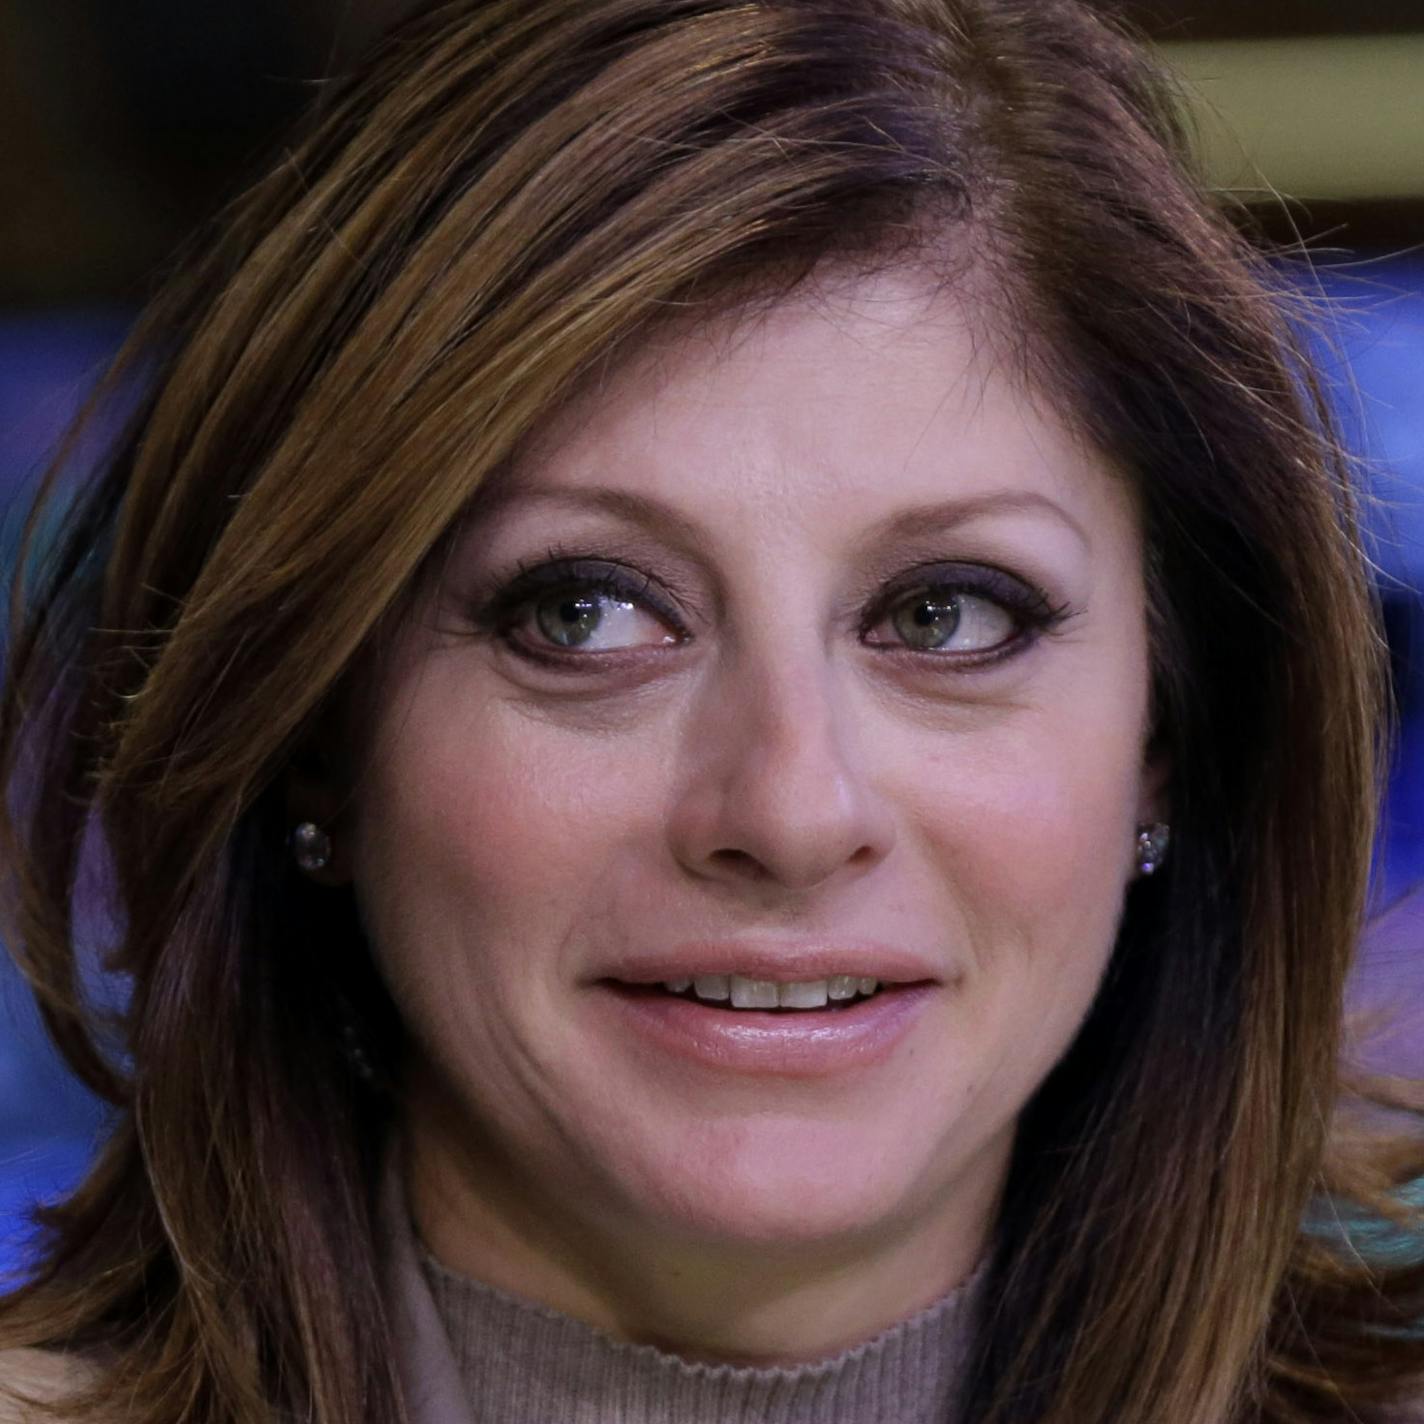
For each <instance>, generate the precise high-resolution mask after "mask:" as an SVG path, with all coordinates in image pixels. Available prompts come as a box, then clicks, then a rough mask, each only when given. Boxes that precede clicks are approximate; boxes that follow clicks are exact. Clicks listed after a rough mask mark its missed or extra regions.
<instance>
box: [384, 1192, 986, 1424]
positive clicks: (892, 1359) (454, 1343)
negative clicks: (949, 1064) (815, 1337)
mask: <svg viewBox="0 0 1424 1424" xmlns="http://www.w3.org/2000/svg"><path fill="white" fill-rule="evenodd" d="M383 1217H384V1227H385V1232H386V1237H387V1241H386V1247H387V1270H388V1288H389V1290H390V1296H391V1305H392V1307H393V1314H394V1319H395V1322H396V1331H397V1339H398V1345H399V1350H400V1362H401V1370H402V1375H403V1378H404V1382H405V1386H406V1392H407V1396H408V1403H409V1405H410V1409H411V1418H412V1424H544V1421H549V1424H873V1421H878V1420H883V1421H886V1422H887V1424H889V1422H890V1421H894V1424H946V1421H948V1420H952V1419H953V1418H954V1417H955V1411H956V1399H957V1393H958V1387H959V1384H960V1381H961V1378H962V1375H963V1361H964V1355H965V1352H966V1349H967V1346H968V1341H969V1336H970V1329H971V1324H972V1320H973V1318H974V1313H975V1310H976V1305H977V1299H978V1294H979V1290H978V1285H979V1280H978V1278H977V1277H976V1278H975V1279H973V1280H971V1281H970V1282H968V1283H967V1284H965V1285H964V1286H961V1287H960V1288H959V1289H958V1290H956V1291H953V1292H951V1293H950V1294H949V1295H947V1296H945V1297H943V1298H942V1299H941V1300H940V1301H938V1302H937V1303H936V1304H934V1305H932V1306H930V1307H928V1308H927V1309H925V1310H923V1311H921V1312H920V1313H919V1314H917V1315H915V1316H912V1317H911V1318H910V1319H908V1320H905V1321H902V1322H901V1323H900V1324H898V1325H895V1326H892V1327H891V1328H890V1329H888V1330H886V1331H884V1332H882V1333H881V1334H879V1335H877V1336H876V1337H875V1338H874V1339H872V1340H868V1341H866V1342H864V1343H863V1344H860V1345H856V1346H854V1347H853V1348H851V1349H849V1350H846V1351H844V1352H842V1353H841V1354H839V1355H836V1356H834V1357H832V1358H830V1359H827V1360H822V1361H818V1362H817V1363H815V1364H808V1365H799V1366H796V1367H794V1368H747V1367H740V1366H733V1365H710V1364H704V1363H700V1362H691V1361H687V1360H684V1359H682V1358H681V1357H679V1356H677V1355H672V1354H668V1353H667V1352H665V1351H663V1350H660V1349H657V1348H655V1347H654V1346H651V1345H633V1344H628V1343H626V1342H623V1341H619V1340H615V1339H614V1338H613V1337H612V1336H609V1335H606V1334H604V1333H603V1332H602V1331H600V1330H596V1329H594V1328H593V1327H592V1326H590V1325H586V1324H585V1323H584V1322H582V1321H580V1320H575V1319H573V1318H572V1317H570V1316H567V1315H563V1314H561V1313H560V1312H558V1311H555V1310H551V1309H549V1308H547V1307H545V1306H541V1305H536V1304H533V1303H531V1302H529V1301H525V1300H520V1299H518V1298H517V1297H514V1296H511V1295H507V1294H505V1293H504V1292H503V1291H499V1290H495V1289H494V1288H492V1287H490V1286H487V1285H485V1284H483V1283H482V1282H479V1281H475V1280H471V1279H469V1278H468V1277H464V1276H458V1275H455V1274H453V1273H452V1272H450V1271H448V1270H446V1269H445V1268H444V1267H442V1266H441V1265H439V1264H438V1263H437V1262H436V1261H434V1260H433V1258H431V1257H430V1256H429V1255H428V1254H427V1253H426V1252H425V1251H424V1250H423V1248H422V1247H421V1246H420V1244H419V1242H418V1241H417V1240H416V1239H415V1233H414V1230H413V1228H412V1226H411V1223H410V1217H409V1214H408V1212H407V1211H406V1207H405V1201H404V1194H403V1192H401V1191H400V1187H399V1182H398V1178H397V1174H396V1173H395V1172H394V1171H393V1172H392V1173H391V1174H390V1175H389V1176H388V1179H387V1185H386V1192H385V1201H384V1202H383Z"/></svg>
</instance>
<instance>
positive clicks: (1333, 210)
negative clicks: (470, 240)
mask: <svg viewBox="0 0 1424 1424" xmlns="http://www.w3.org/2000/svg"><path fill="white" fill-rule="evenodd" d="M408 3H409V0H198V3H194V0H0V571H3V569H4V567H5V565H6V564H7V562H8V559H9V557H10V554H11V553H12V551H13V543H14V539H15V537H16V534H17V523H18V520H17V517H16V516H17V509H18V505H17V502H16V500H17V496H18V495H19V494H20V492H21V491H23V490H24V489H26V488H27V487H28V486H29V484H30V482H31V481H32V479H33V477H34V475H35V472H36V471H37V470H38V469H39V468H40V467H41V466H42V465H43V463H44V459H45V455H46V452H47V451H48V450H49V449H50V448H51V447H52V446H53V443H54V442H55V440H56V438H57V437H58V435H59V433H60V431H61V430H62V429H63V428H64V426H65V424H66V422H67V420H68V419H69V418H70V416H71V415H72V413H73V411H74V409H75V406H76V403H77V401H78V400H79V398H80V397H81V396H82V394H83V392H84V390H85V389H86V387H87V386H88V384H89V383H90V382H91V381H92V380H93V378H94V375H95V373H96V372H97V371H98V370H99V369H100V368H101V367H102V365H103V363H104V361H105V359H106V357H107V356H108V355H109V354H110V353H111V352H112V351H113V349H114V348H115V346H116V344H117V343H118V342H119V341H120V340H121V339H122V337H123V334H124V332H125V330H126V328H127V326H128V324H129V322H130V320H131V319H132V316H133V314H134V312H135V311H136V310H137V309H138V307H140V306H141V305H142V303H143V302H144V300H145V298H146V296H147V294H148V293H149V292H151V291H152V290H153V288H154V287H155V285H156V284H157V283H158V282H159V281H160V280H161V278H162V276H163V273H164V272H165V270H166V269H167V268H168V267H169V266H171V264H172V262H173V259H174V254H175V252H176V251H177V249H178V248H179V247H180V245H181V244H182V243H183V242H184V240H185V239H186V238H187V237H188V235H189V234H190V233H191V232H192V231H193V229H194V227H195V226H196V225H197V224H198V223H200V222H201V221H202V220H203V219H204V218H205V217H207V216H208V215H210V214H211V213H213V212H214V211H215V210H216V209H217V208H219V207H220V206H221V205H222V204H223V203H224V202H225V201H226V200H227V199H229V198H230V197H232V196H233V195H234V194H236V193H237V192H240V191H241V189H242V187H243V186H244V185H245V184H246V183H247V182H249V181H250V180H251V179H252V178H253V177H254V176H256V175H257V174H258V173H259V172H260V171H261V170H262V168H263V167H264V166H265V165H266V164H267V163H269V162H270V161H271V160H272V159H273V158H274V157H276V156H279V155H280V152H281V142H282V135H283V133H284V131H285V130H286V128H287V126H288V125H289V124H290V123H291V121H292V120H293V119H294V118H295V117H296V116H297V115H298V114H299V113H300V111H301V110H302V108H303V106H304V105H305V104H306V103H307V101H308V99H309V98H310V96H311V95H312V94H313V93H314V92H315V91H316V89H317V88H318V87H319V86H320V85H321V83H322V81H323V78H324V77H325V76H329V75H331V74H333V73H335V72H339V71H340V69H341V68H342V66H344V65H345V64H347V63H349V62H350V60H351V58H352V56H353V55H354V54H356V53H357V52H359V50H360V49H361V48H362V47H363V46H364V45H365V44H366V43H367V42H368V41H369V39H370V38H371V37H372V36H373V34H374V33H375V32H377V31H378V30H379V29H380V28H382V27H383V26H384V25H385V24H387V23H388V22H389V21H390V20H391V19H392V18H394V17H395V16H396V15H397V13H398V12H399V10H400V9H402V8H404V7H405V6H406V5H408ZM1115 8H1116V9H1117V10H1118V11H1119V12H1120V13H1123V14H1125V15H1126V16H1127V17H1128V18H1129V20H1130V21H1131V22H1132V23H1134V24H1135V25H1137V26H1138V27H1139V28H1140V29H1141V30H1143V31H1145V32H1146V33H1148V34H1150V35H1151V36H1152V37H1154V38H1155V39H1156V40H1158V41H1159V42H1160V43H1162V44H1163V45H1164V46H1165V48H1166V49H1167V51H1168V54H1169V57H1170V59H1171V61H1172V62H1173V64H1174V65H1175V66H1176V67H1177V68H1178V70H1179V71H1180V72H1181V73H1182V75H1183V76H1184V77H1185V79H1186V80H1187V81H1188V86H1189V93H1190V95H1191V98H1190V101H1189V102H1190V103H1191V104H1192V106H1193V107H1194V109H1195V111H1196V117H1197V121H1198V123H1199V127H1200V132H1201V139H1202V145H1203V150H1204V153H1205V155H1206V157H1207V161H1208V163H1209V166H1210V172H1211V175H1212V181H1213V183H1214V184H1215V185H1217V186H1218V187H1220V188H1221V189H1222V190H1223V191H1225V192H1227V193H1229V194H1230V195H1231V196H1232V199H1233V201H1234V202H1235V203H1236V204H1238V205H1239V208H1240V212H1241V214H1242V220H1243V221H1245V222H1247V223H1249V224H1250V225H1251V226H1252V228H1253V230H1255V231H1258V232H1259V233H1260V234H1261V235H1262V236H1263V238H1264V239H1265V240H1267V241H1270V242H1272V243H1276V244H1289V245H1292V246H1294V247H1296V248H1297V249H1298V252H1299V254H1300V255H1299V256H1298V257H1297V258H1296V259H1293V260H1291V261H1289V262H1286V263H1285V264H1283V268H1284V270H1286V271H1288V272H1289V273H1290V274H1291V276H1290V280H1293V281H1298V282H1301V283H1304V284H1306V285H1307V286H1308V287H1310V288H1311V289H1312V290H1315V291H1318V292H1323V293H1324V294H1325V295H1327V296H1328V297H1329V299H1330V304H1329V315H1328V317H1327V318H1326V320H1325V322H1324V323H1323V332H1322V359H1323V360H1324V362H1325V365H1326V367H1327V369H1328V371H1329V372H1330V374H1331V377H1332V381H1333V385H1334V388H1335V390H1336V394H1337V402H1338V405H1339V409H1340V414H1341V418H1342V420H1343V421H1344V424H1345V427H1346V428H1347V430H1348V431H1349V432H1350V436H1351V439H1352V440H1353V442H1354V443H1355V446H1356V448H1357V449H1358V451H1359V452H1360V454H1361V456H1362V458H1363V462H1364V464H1363V468H1364V470H1365V472H1366V478H1367V480H1368V483H1369V486H1370V489H1371V492H1372V495H1373V496H1374V498H1373V501H1372V506H1371V511H1372V512H1371V516H1370V519H1371V525H1372V529H1371V534H1372V539H1373V543H1374V549H1375V556H1376V560H1377V563H1378V566H1379V583H1380V591H1381V595H1382V598H1383V603H1384V608H1385V612H1386V619H1387V624H1388V631H1389V636H1390V642H1391V652H1392V655H1393V668H1394V676H1395V683H1396V692H1397V696H1398V701H1399V706H1400V712H1401V735H1400V741H1399V748H1398V753H1397V756H1396V764H1395V767H1394V770H1393V775H1392V789H1391V796H1390V801H1389V804H1388V807H1387V811H1386V817H1385V822H1384V832H1383V834H1382V837H1381V843H1380V846H1379V848H1378V857H1377V861H1378V872H1377V886H1376V902H1377V907H1378V909H1379V911H1380V915H1379V918H1378V920H1377V922H1376V925H1375V928H1374V929H1373V931H1372V933H1371V935H1370V938H1369V941H1368V943H1367V951H1366V954H1365V955H1364V957H1363V960H1362V963H1361V968H1360V971H1359V973H1358V975H1357V982H1356V986H1355V996H1356V1001H1357V1003H1359V1004H1361V1005H1365V1006H1368V1005H1372V1004H1383V1005H1390V1006H1398V1005H1400V1004H1410V1003H1415V1002H1418V1003H1419V1004H1420V1005H1421V1006H1424V963H1421V959H1420V955H1421V952H1424V909H1421V908H1419V907H1418V906H1417V905H1411V904H1410V903H1409V902H1407V901H1405V902H1401V899H1400V897H1401V895H1402V893H1403V892H1404V891H1405V889H1406V888H1407V887H1408V886H1409V885H1411V884H1412V883H1414V882H1416V881H1419V880H1421V879H1424V604H1421V601H1420V597H1419V590H1420V589H1421V588H1424V0H1355V3H1353V4H1351V5H1348V6H1342V5H1339V4H1336V3H1327V0H1275V3H1271V0H1124V3H1122V4H1120V5H1117V6H1115ZM1306 255H1308V257H1309V261H1306V260H1304V259H1305V256H1306ZM1391 907H1392V908H1391ZM1380 1052H1381V1054H1382V1059H1381V1061H1382V1062H1384V1063H1385V1064H1386V1065H1387V1066H1391V1067H1395V1068H1398V1069H1400V1070H1402V1071H1413V1072H1419V1073H1421V1074H1424V1035H1420V1036H1418V1037H1417V1038H1416V1037H1415V1036H1414V1035H1411V1034H1408V1033H1405V1034H1402V1035H1396V1036H1395V1037H1394V1038H1393V1039H1392V1040H1390V1041H1388V1042H1385V1043H1384V1044H1383V1045H1382V1047H1381V1049H1380ZM102 1131H103V1114H102V1112H101V1111H100V1110H99V1108H98V1106H97V1105H96V1104H95V1103H94V1102H93V1101H92V1100H91V1099H90V1098H88V1097H87V1096H86V1095H85V1093H84V1092H83V1091H82V1090H81V1089H79V1088H78V1087H77V1086H76V1085H74V1084H73V1083H72V1082H71V1081H70V1080H69V1079H68V1078H67V1077H66V1076H65V1074H64V1072H63V1071H62V1069H61V1067H60V1065H59V1064H58V1063H57V1062H56V1060H55V1058H54V1056H53V1055H52V1053H51V1052H50V1051H49V1050H48V1048H47V1047H46V1045H45V1043H44V1040H43V1035H42V1034H41V1033H40V1032H39V1030H38V1026H37V1023H36V1019H35V1015H34V1011H33V1008H32V1006H31V1004H30V1003H29V1001H28V998H27V996H26V994H25V993H24V990H23V986H22V985H21V983H20V982H19V979H18V975H17V974H16V973H15V971H14V970H13V969H12V968H11V967H10V966H9V964H8V962H3V957H0V1273H4V1272H7V1271H15V1270H19V1269H22V1263H23V1259H24V1239H25V1235H26V1230H27V1228H26V1223H25V1215H24V1213H25V1209H26V1208H27V1207H28V1206H29V1205H31V1204H32V1203H34V1202H36V1201H41V1200H46V1199H51V1198H53V1197H54V1196H56V1195H58V1194H60V1193H62V1192H63V1191H64V1190H65V1189H66V1188H67V1187H68V1186H69V1185H70V1184H71V1183H72V1182H73V1181H74V1180H75V1178H76V1176H77V1175H78V1174H79V1173H80V1172H81V1171H82V1169H83V1166H84V1164H85V1162H86V1161H87V1160H88V1158H89V1156H90V1154H91V1153H92V1151H93V1148H94V1144H95V1142H96V1141H97V1140H98V1138H99V1136H100V1135H101V1134H102Z"/></svg>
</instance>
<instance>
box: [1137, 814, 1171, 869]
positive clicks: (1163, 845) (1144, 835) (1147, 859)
mask: <svg viewBox="0 0 1424 1424" xmlns="http://www.w3.org/2000/svg"><path fill="white" fill-rule="evenodd" d="M1171 843H1172V828H1171V827H1170V826H1165V825H1163V824H1162V822H1161V821H1153V822H1152V823H1151V824H1150V825H1144V826H1139V827H1138V828H1137V868H1138V870H1140V871H1141V872H1142V874H1143V875H1154V874H1156V872H1157V871H1158V870H1159V869H1160V868H1161V865H1162V862H1163V861H1164V860H1166V858H1167V847H1168V846H1170V845H1171Z"/></svg>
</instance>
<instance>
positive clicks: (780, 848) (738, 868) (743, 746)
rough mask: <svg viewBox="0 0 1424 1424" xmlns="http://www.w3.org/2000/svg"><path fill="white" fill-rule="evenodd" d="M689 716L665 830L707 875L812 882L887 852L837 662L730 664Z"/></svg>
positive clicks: (869, 863)
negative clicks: (681, 775)
mask: <svg viewBox="0 0 1424 1424" xmlns="http://www.w3.org/2000/svg"><path fill="white" fill-rule="evenodd" d="M705 693H706V695H705V696H704V697H703V698H701V699H699V706H698V708H697V710H696V712H695V713H694V715H693V716H692V717H691V718H690V721H689V728H688V736H687V741H686V743H685V748H686V750H685V754H684V757H683V765H684V768H685V773H686V774H685V777H684V779H683V780H682V781H681V782H680V783H679V790H678V793H677V796H676V801H675V805H674V806H673V809H672V814H671V819H670V825H669V833H670V839H671V842H672V849H673V853H674V854H675V855H676V857H677V858H678V860H679V861H680V862H681V863H682V865H683V866H684V867H685V868H686V869H687V870H689V871H690V872H692V873H693V874H695V875H697V876H699V877H700V878H703V879H709V880H716V881H722V882H726V883H744V882H758V883H762V884H767V885H771V884H775V885H779V886H782V887H785V888H786V889H789V890H798V891H804V890H809V889H811V888H813V887H815V886H817V885H820V884H822V883H823V882H825V881H829V880H830V879H831V878H832V877H834V876H836V875H838V874H857V873H863V872H864V871H866V870H868V869H870V868H871V867H873V866H874V865H876V864H878V863H879V862H880V861H881V860H883V859H884V858H885V856H886V855H888V854H889V851H890V849H891V847H892V846H893V844H894V840H895V823H894V818H893V816H892V814H891V808H890V807H889V805H888V804H887V803H886V801H885V800H884V798H883V797H882V796H881V795H880V794H878V793H877V791H876V789H875V787H874V786H873V784H872V781H871V778H870V776H869V768H868V767H867V766H866V765H865V760H864V757H863V756H860V755H858V754H857V751H858V748H859V747H860V745H861V742H862V738H861V736H860V734H859V728H858V726H857V725H856V723H857V718H856V716H855V713H854V712H853V710H852V708H851V706H850V704H849V699H848V698H847V697H845V696H842V695H841V690H840V689H839V687H838V678H837V670H836V669H835V668H833V667H831V666H830V665H829V664H827V663H826V662H825V661H824V659H817V660H809V659H802V660H800V661H799V662H798V663H797V664H796V665H794V666H793V665H792V664H791V663H790V662H789V661H787V660H783V661H782V663H781V665H780V666H774V667H764V668H762V669H760V670H753V669H749V668H748V667H746V666H745V665H740V666H737V667H733V668H728V669H726V671H725V672H724V673H723V674H722V675H721V676H720V678H719V679H718V680H717V683H716V685H715V686H713V687H711V688H709V689H705Z"/></svg>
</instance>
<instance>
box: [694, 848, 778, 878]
mask: <svg viewBox="0 0 1424 1424" xmlns="http://www.w3.org/2000/svg"><path fill="white" fill-rule="evenodd" d="M708 859H709V860H710V861H711V862H712V864H713V865H715V866H717V867H719V868H720V869H723V870H729V871H731V872H733V873H734V874H736V875H739V876H741V877H742V878H743V879H744V880H762V879H765V878H766V875H767V874H768V872H767V868H766V866H764V865H763V864H762V863H761V861H759V860H758V859H757V858H756V856H754V855H752V854H751V853H750V852H749V851H745V850H737V849H735V848H734V847H731V846H728V847H727V848H725V849H723V850H714V851H713V852H712V854H711V855H710V856H709V857H708Z"/></svg>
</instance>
